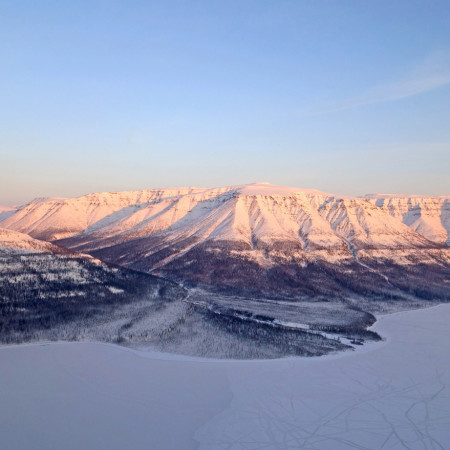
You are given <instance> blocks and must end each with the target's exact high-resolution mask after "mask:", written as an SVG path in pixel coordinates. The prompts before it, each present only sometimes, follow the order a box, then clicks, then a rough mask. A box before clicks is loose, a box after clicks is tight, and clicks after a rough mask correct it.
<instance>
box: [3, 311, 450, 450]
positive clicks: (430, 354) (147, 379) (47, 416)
mask: <svg viewBox="0 0 450 450" xmlns="http://www.w3.org/2000/svg"><path fill="white" fill-rule="evenodd" d="M449 322H450V305H440V306H437V307H434V308H429V309H424V310H417V311H409V312H402V313H396V314H392V315H388V316H383V317H381V318H379V321H378V322H377V323H376V325H375V327H374V329H375V330H376V331H378V332H379V333H381V334H382V335H383V336H385V337H387V341H386V342H383V343H378V344H371V345H369V346H364V347H363V348H362V349H360V350H357V351H355V352H353V353H344V354H338V355H329V356H326V357H320V358H288V359H281V360H269V361H217V360H205V359H199V358H189V357H183V356H176V355H167V354H160V353H142V352H138V351H132V350H127V349H124V348H120V347H117V346H113V345H107V344H95V343H55V344H46V345H20V346H10V347H3V348H0V400H1V401H0V435H1V446H2V448H5V449H15V450H21V449H30V448H33V449H52V448H54V449H59V450H66V449H67V450H68V449H80V448H95V449H108V450H115V449H123V450H125V449H131V448H132V449H135V450H138V449H149V448H151V449H190V448H200V449H208V450H209V449H261V448H266V449H301V448H303V449H325V450H340V449H351V448H357V449H405V448H406V449H412V450H416V449H417V450H419V449H420V450H422V449H425V450H426V449H446V448H449V447H448V445H449V442H450V426H449V425H450V394H449V387H450V358H449V357H448V355H449V354H450V329H449V327H448V323H449Z"/></svg>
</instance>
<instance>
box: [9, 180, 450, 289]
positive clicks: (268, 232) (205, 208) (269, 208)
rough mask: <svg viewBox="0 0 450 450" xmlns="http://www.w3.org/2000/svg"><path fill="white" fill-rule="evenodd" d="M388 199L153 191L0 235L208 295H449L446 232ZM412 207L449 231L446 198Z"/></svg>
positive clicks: (69, 210) (69, 202)
mask: <svg viewBox="0 0 450 450" xmlns="http://www.w3.org/2000/svg"><path fill="white" fill-rule="evenodd" d="M414 201H416V200H414ZM421 201H422V203H420V202H421ZM385 202H386V200H383V199H381V198H379V197H377V196H369V197H368V198H355V197H339V196H335V195H332V194H327V193H324V192H320V191H316V190H308V189H298V188H290V187H283V186H275V185H271V184H268V183H255V184H251V185H241V186H231V187H225V188H216V189H206V188H179V189H158V190H149V191H132V192H122V193H100V194H91V195H87V196H84V197H80V198H76V199H51V200H42V199H40V200H39V201H33V202H31V203H29V204H27V205H25V206H24V207H22V208H20V209H19V210H18V211H17V212H16V213H15V214H13V215H12V216H10V217H9V218H7V219H5V220H3V221H2V222H0V226H3V227H6V228H10V229H14V230H18V231H22V232H27V233H29V234H30V235H32V236H34V237H37V238H40V239H46V240H54V241H56V242H58V244H60V245H62V246H64V247H68V248H71V249H73V250H77V251H82V252H87V253H90V254H92V255H95V256H97V257H99V258H100V259H103V260H105V261H110V262H114V263H117V264H120V265H123V266H126V267H130V268H134V269H138V270H141V271H145V272H153V273H159V274H163V275H164V276H166V277H169V278H172V279H175V280H177V281H189V282H193V283H196V284H201V285H207V286H214V287H217V286H222V287H223V286H225V287H226V288H227V289H228V288H229V289H232V288H233V289H234V288H237V289H241V290H245V291H247V290H253V289H254V290H256V291H259V292H265V293H270V294H271V295H275V294H279V295H283V296H284V295H306V296H311V295H319V294H320V295H330V294H331V293H345V294H347V293H348V292H350V291H352V292H363V293H367V292H368V291H371V292H372V291H373V292H377V293H378V294H377V295H385V293H386V292H387V291H389V292H390V295H392V292H393V291H395V292H397V291H399V290H400V291H401V292H403V293H404V292H405V290H406V291H408V292H412V291H414V292H416V291H417V292H419V290H418V289H419V285H420V289H422V290H423V289H425V291H427V292H428V294H429V295H438V294H439V295H448V293H446V292H447V289H448V288H447V284H445V283H448V282H447V281H445V280H447V278H449V273H450V272H449V267H450V266H449V264H450V253H449V250H450V249H449V247H448V246H446V245H445V244H443V242H444V238H443V234H442V233H440V234H439V233H434V234H433V233H430V232H429V227H428V228H427V227H425V226H424V225H423V226H419V225H417V223H416V222H417V221H416V222H414V221H412V219H411V220H410V219H408V220H406V219H405V217H406V216H405V214H406V215H407V211H405V212H399V213H398V214H397V213H393V212H392V211H393V209H392V208H389V207H386V206H385ZM411 202H412V200H410V203H411ZM417 202H418V203H417V204H422V205H425V204H426V205H427V211H428V212H427V215H426V216H425V215H423V216H421V219H420V220H421V221H422V222H423V223H427V224H430V223H433V224H434V225H436V224H437V223H438V221H439V220H440V221H441V223H442V224H444V225H442V227H443V228H445V226H446V225H445V224H447V217H448V216H446V215H445V214H444V213H442V207H441V208H438V207H437V206H436V205H437V204H440V203H439V202H442V205H443V206H445V205H448V203H446V199H441V198H439V199H435V202H437V203H436V205H435V206H434V207H433V208H431V204H432V199H428V200H427V201H425V200H424V199H422V200H420V199H417ZM407 204H408V201H406V205H407ZM423 208H425V206H423ZM444 209H445V208H444ZM402 211H403V210H402ZM412 211H414V210H412ZM438 214H439V216H438ZM412 216H413V213H410V216H409V217H412ZM431 217H433V219H432V220H431ZM403 222H405V223H403ZM422 222H421V223H422ZM436 226H437V225H436ZM436 226H435V228H436ZM406 273H408V276H407V277H406V278H405V274H406ZM423 285H426V287H423ZM443 291H445V292H444V293H443ZM428 294H425V293H424V295H428Z"/></svg>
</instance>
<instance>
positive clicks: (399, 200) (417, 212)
mask: <svg viewBox="0 0 450 450" xmlns="http://www.w3.org/2000/svg"><path fill="white" fill-rule="evenodd" d="M365 198H366V199H367V200H369V201H371V202H372V203H373V204H375V205H377V206H378V207H379V208H381V209H383V211H386V212H387V213H388V214H390V215H391V216H392V217H395V218H397V219H398V220H401V221H402V222H403V223H404V224H405V225H408V226H409V227H411V228H412V229H413V230H414V231H417V233H419V234H421V235H423V236H425V237H426V238H427V239H429V240H430V241H434V242H438V243H446V244H447V245H450V196H439V197H425V196H417V195H413V196H406V195H392V194H391V195H386V194H371V195H366V196H365Z"/></svg>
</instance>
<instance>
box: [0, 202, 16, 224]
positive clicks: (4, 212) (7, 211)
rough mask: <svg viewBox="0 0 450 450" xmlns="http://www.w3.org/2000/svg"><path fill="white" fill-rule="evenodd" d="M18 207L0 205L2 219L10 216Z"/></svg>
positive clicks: (0, 217) (0, 218)
mask: <svg viewBox="0 0 450 450" xmlns="http://www.w3.org/2000/svg"><path fill="white" fill-rule="evenodd" d="M16 210H17V208H15V207H13V206H3V205H0V221H1V220H4V219H6V218H8V217H9V216H11V215H13V214H14V213H15V212H16Z"/></svg>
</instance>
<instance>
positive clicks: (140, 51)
mask: <svg viewBox="0 0 450 450" xmlns="http://www.w3.org/2000/svg"><path fill="white" fill-rule="evenodd" d="M0 164H1V172H0V174H1V177H0V204H11V203H21V202H25V201H28V200H30V199H31V198H33V197H36V196H75V195H82V194H85V193H88V192H94V191H111V190H112V191H118V190H132V189H146V188H154V187H167V186H184V185H194V186H220V185H232V184H241V183H251V182H254V181H267V182H271V183H274V184H283V185H291V186H298V187H305V188H316V189H321V190H325V191H329V192H334V193H337V194H348V195H361V194H364V193H372V192H397V193H419V194H450V2H449V1H448V0H445V1H439V0H433V1H426V0H421V1H417V0H408V1H406V0H405V1H399V0H389V1H383V0H376V1H368V0H367V1H362V0H354V1H345V0H339V1H322V0H318V1H313V0H310V1H282V0H281V1H280V0H276V1H275V0H274V1H264V0H255V1H245V0H239V1H229V0H227V1H223V0H222V1H144V0H141V1H138V0H136V1H133V0H129V1H125V0H124V1H115V0H104V1H80V0H77V1H64V0H55V1H45V0H40V1H34V0H33V1H25V0H24V1H21V0H14V1H8V0H7V1H3V0H2V1H0Z"/></svg>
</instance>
